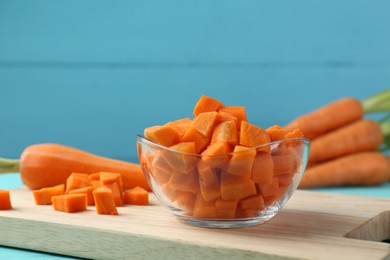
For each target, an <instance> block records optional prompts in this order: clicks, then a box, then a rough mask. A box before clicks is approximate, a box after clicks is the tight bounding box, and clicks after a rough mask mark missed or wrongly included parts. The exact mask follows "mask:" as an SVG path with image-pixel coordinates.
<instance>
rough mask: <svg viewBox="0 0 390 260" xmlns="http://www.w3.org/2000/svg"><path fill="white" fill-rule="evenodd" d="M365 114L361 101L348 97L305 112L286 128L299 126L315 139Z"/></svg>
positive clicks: (288, 129)
mask: <svg viewBox="0 0 390 260" xmlns="http://www.w3.org/2000/svg"><path fill="white" fill-rule="evenodd" d="M363 114H364V111H363V107H362V105H361V102H360V101H359V100H357V99H355V98H349V97H347V98H342V99H338V100H336V101H334V102H332V103H329V104H326V105H325V106H323V107H320V108H319V109H317V110H315V111H312V112H310V113H307V114H304V115H302V116H300V117H298V118H296V119H295V120H293V121H292V122H290V123H289V124H288V125H287V126H286V127H285V128H286V130H287V131H292V130H294V129H296V128H299V129H301V130H302V132H303V134H304V135H305V136H306V137H307V138H309V139H310V140H313V139H315V138H316V137H318V136H321V135H323V134H325V133H327V132H330V131H332V130H335V129H337V128H340V127H343V126H345V125H348V124H351V123H353V122H355V121H357V120H359V119H361V118H362V117H363Z"/></svg>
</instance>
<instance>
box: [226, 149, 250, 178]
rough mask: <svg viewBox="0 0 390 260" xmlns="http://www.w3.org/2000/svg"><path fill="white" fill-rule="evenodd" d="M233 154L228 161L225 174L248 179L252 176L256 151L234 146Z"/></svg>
mask: <svg viewBox="0 0 390 260" xmlns="http://www.w3.org/2000/svg"><path fill="white" fill-rule="evenodd" d="M233 152H234V154H233V156H232V158H231V159H230V162H229V166H228V169H227V172H228V173H229V174H232V175H236V176H241V177H245V178H248V179H249V178H250V177H251V175H252V167H253V162H254V161H255V157H256V150H255V149H251V148H247V147H244V146H240V145H236V146H235V147H234V151H233Z"/></svg>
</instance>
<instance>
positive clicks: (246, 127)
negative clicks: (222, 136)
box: [239, 121, 270, 152]
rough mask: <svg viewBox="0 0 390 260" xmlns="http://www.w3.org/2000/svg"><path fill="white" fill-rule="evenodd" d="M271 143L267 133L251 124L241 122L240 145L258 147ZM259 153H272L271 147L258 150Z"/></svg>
mask: <svg viewBox="0 0 390 260" xmlns="http://www.w3.org/2000/svg"><path fill="white" fill-rule="evenodd" d="M269 142H270V139H269V136H268V134H267V132H266V131H265V130H264V129H262V128H260V127H258V126H256V125H253V124H251V123H248V122H246V121H241V131H240V141H239V143H240V145H242V146H246V147H256V146H259V145H262V144H268V143H269ZM257 150H258V151H265V152H269V151H270V146H264V147H262V148H258V149H257Z"/></svg>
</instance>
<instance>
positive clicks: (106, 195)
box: [92, 186, 118, 215]
mask: <svg viewBox="0 0 390 260" xmlns="http://www.w3.org/2000/svg"><path fill="white" fill-rule="evenodd" d="M92 194H93V198H94V200H95V206H96V212H97V214H103V215H118V211H117V208H116V205H115V200H114V196H113V195H112V191H111V189H110V188H107V187H106V186H102V187H99V188H97V189H95V190H94V191H93V192H92Z"/></svg>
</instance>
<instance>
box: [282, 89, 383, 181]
mask: <svg viewBox="0 0 390 260" xmlns="http://www.w3.org/2000/svg"><path fill="white" fill-rule="evenodd" d="M389 111H390V89H388V90H386V91H384V92H382V93H379V94H377V95H374V96H372V97H369V98H368V99H366V100H364V101H362V102H361V101H359V100H357V99H355V98H352V97H346V98H340V99H338V100H336V101H334V102H331V103H329V104H326V105H324V106H322V107H320V108H319V109H317V110H314V111H311V112H309V113H307V114H304V115H302V116H299V117H297V118H296V119H294V120H293V121H292V122H290V123H289V124H288V125H287V126H286V129H288V130H292V129H295V128H300V129H301V130H302V132H303V133H304V134H305V136H306V137H308V138H309V139H310V140H311V150H310V156H309V164H308V167H307V170H306V172H305V175H304V176H303V179H302V181H301V182H300V186H299V187H300V188H313V187H327V186H346V185H365V186H368V185H380V184H383V183H386V182H388V181H389V180H390V161H389V158H387V157H386V154H385V153H384V151H387V150H389V149H390V122H389V119H390V113H389ZM378 112H380V113H385V112H387V114H386V115H385V116H384V117H383V118H381V119H379V120H373V118H374V117H372V116H371V117H370V116H366V115H368V114H370V115H372V114H373V113H378Z"/></svg>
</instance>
